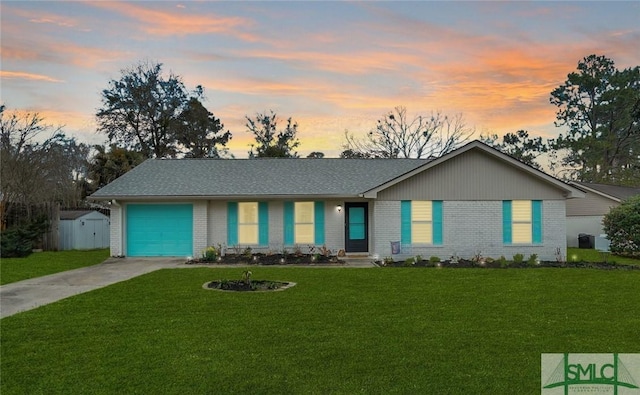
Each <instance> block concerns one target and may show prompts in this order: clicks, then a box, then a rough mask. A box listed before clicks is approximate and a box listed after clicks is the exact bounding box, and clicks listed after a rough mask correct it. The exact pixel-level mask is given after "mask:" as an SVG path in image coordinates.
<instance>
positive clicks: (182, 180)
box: [90, 140, 584, 200]
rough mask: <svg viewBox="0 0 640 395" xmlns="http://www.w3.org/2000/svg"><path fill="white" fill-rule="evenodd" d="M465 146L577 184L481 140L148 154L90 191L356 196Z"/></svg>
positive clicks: (572, 191) (100, 196)
mask: <svg viewBox="0 0 640 395" xmlns="http://www.w3.org/2000/svg"><path fill="white" fill-rule="evenodd" d="M469 150H480V151H482V152H485V153H487V154H488V155H491V156H492V157H495V158H497V159H499V160H500V161H502V162H504V163H505V164H507V165H509V166H513V167H515V168H518V169H520V170H522V171H524V172H527V173H529V174H531V175H533V176H534V177H536V178H537V179H540V180H541V181H543V182H545V183H548V184H551V185H553V186H554V187H555V188H558V189H560V190H562V191H563V193H564V195H565V196H566V197H567V198H573V197H584V193H583V192H582V191H581V190H579V189H578V188H576V187H573V186H571V185H569V184H566V183H564V182H562V181H560V180H558V179H556V178H554V177H551V176H550V175H548V174H546V173H544V172H542V171H540V170H537V169H535V168H533V167H531V166H528V165H526V164H524V163H522V162H520V161H518V160H516V159H514V158H512V157H510V156H509V155H506V154H503V153H502V152H500V151H498V150H496V149H494V148H492V147H490V146H488V145H486V144H484V143H482V142H480V141H477V140H476V141H473V142H471V143H468V144H466V145H465V146H463V147H461V148H459V149H457V150H455V151H452V152H450V153H449V154H447V155H444V156H442V157H440V158H437V159H434V160H425V159H300V158H298V159H283V158H260V159H149V160H147V161H145V162H144V163H142V164H140V165H138V166H136V167H135V168H134V169H133V170H131V171H129V172H128V173H126V174H124V175H123V176H122V177H120V178H118V179H116V180H115V181H113V182H112V183H110V184H108V185H106V186H104V187H103V188H101V189H100V190H98V191H96V192H95V193H94V194H93V195H91V196H90V198H91V199H95V200H107V199H136V198H142V199H154V198H157V199H161V198H167V197H168V198H185V197H189V198H212V197H213V198H215V197H220V198H225V197H231V196H232V197H255V196H265V197H273V198H275V197H287V196H314V197H356V196H362V197H367V198H375V197H376V194H377V192H379V191H381V190H383V189H386V188H388V187H390V186H392V185H395V184H397V183H398V182H401V181H403V180H406V179H407V178H409V177H412V176H414V175H415V174H418V173H420V172H423V171H426V170H428V169H430V168H432V167H434V166H437V165H439V164H441V163H443V162H445V161H447V160H449V159H451V158H454V157H456V156H458V155H461V154H463V153H465V152H467V151H469Z"/></svg>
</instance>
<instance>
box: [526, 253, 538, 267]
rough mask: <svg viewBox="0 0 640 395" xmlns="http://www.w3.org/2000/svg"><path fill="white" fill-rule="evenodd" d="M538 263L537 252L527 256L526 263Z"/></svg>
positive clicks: (534, 264) (530, 264) (531, 264)
mask: <svg viewBox="0 0 640 395" xmlns="http://www.w3.org/2000/svg"><path fill="white" fill-rule="evenodd" d="M539 263H540V262H539V261H538V254H531V255H530V256H529V259H527V265H529V266H536V265H537V264H539Z"/></svg>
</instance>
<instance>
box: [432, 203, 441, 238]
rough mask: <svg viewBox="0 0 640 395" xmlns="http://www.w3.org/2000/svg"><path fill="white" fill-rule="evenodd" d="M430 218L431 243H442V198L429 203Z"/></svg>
mask: <svg viewBox="0 0 640 395" xmlns="http://www.w3.org/2000/svg"><path fill="white" fill-rule="evenodd" d="M431 211H432V213H431V218H432V221H433V245H437V246H441V245H442V200H434V201H433V202H432V203H431Z"/></svg>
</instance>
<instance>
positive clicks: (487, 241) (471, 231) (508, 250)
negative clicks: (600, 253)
mask: <svg viewBox="0 0 640 395" xmlns="http://www.w3.org/2000/svg"><path fill="white" fill-rule="evenodd" d="M443 212H444V213H443V214H444V218H443V243H442V245H441V246H411V247H409V248H403V251H402V253H401V254H399V255H394V256H393V258H394V259H396V260H402V259H405V258H407V257H409V256H415V255H421V256H422V257H423V258H425V259H428V258H429V257H431V256H437V257H439V258H440V259H443V260H444V259H449V258H450V257H451V256H452V255H457V256H459V257H460V258H466V259H469V258H471V257H472V256H474V255H475V254H477V253H480V254H481V255H482V256H484V257H491V258H499V257H500V256H501V255H504V256H505V257H506V258H507V259H512V257H513V255H515V254H518V253H520V254H523V255H524V256H525V259H526V258H527V257H529V255H531V254H537V255H538V257H539V259H541V260H551V261H553V260H555V258H556V257H555V254H556V248H560V251H561V253H562V254H563V256H565V255H566V236H565V226H566V223H565V214H564V213H565V202H564V200H545V201H544V202H543V209H542V212H543V229H542V235H543V243H542V244H541V245H533V244H528V245H504V244H503V243H502V201H444V202H443ZM375 221H376V224H378V228H377V229H376V230H375V238H374V239H375V244H374V253H375V254H378V255H379V256H380V258H384V257H385V256H391V244H390V242H392V241H400V202H399V201H388V202H380V201H378V202H376V203H375ZM380 224H385V225H380Z"/></svg>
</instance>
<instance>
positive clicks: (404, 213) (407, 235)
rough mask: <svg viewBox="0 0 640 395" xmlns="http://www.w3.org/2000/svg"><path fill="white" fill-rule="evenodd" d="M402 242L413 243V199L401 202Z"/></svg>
mask: <svg viewBox="0 0 640 395" xmlns="http://www.w3.org/2000/svg"><path fill="white" fill-rule="evenodd" d="M400 244H411V200H403V201H401V202H400Z"/></svg>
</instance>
